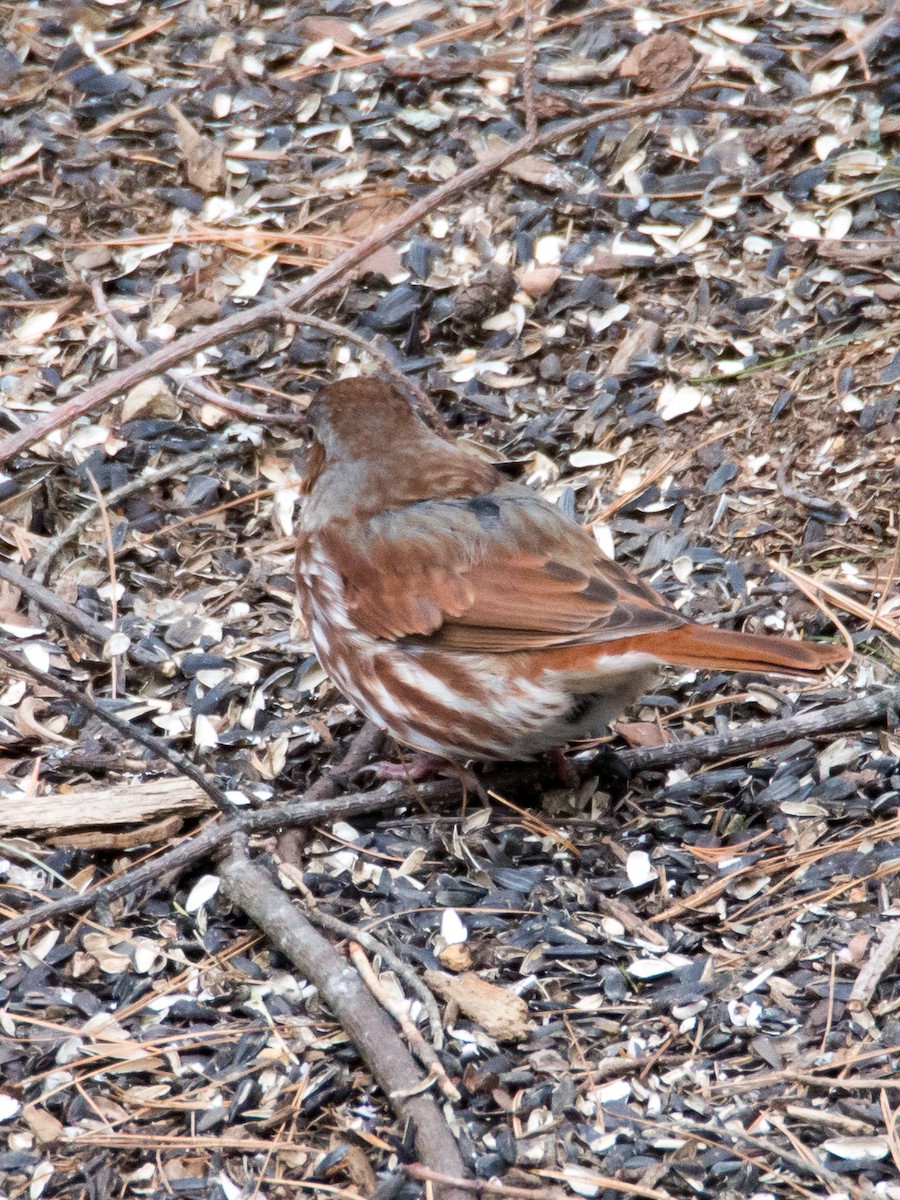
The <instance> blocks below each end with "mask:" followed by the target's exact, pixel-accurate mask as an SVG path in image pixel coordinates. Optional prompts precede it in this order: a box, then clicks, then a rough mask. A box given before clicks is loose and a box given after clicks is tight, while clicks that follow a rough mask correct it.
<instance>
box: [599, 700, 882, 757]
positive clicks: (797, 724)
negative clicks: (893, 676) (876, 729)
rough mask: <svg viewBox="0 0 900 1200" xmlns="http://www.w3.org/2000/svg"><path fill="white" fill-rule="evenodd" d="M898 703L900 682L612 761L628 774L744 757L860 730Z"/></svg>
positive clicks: (624, 754) (629, 752) (628, 753)
mask: <svg viewBox="0 0 900 1200" xmlns="http://www.w3.org/2000/svg"><path fill="white" fill-rule="evenodd" d="M896 706H900V684H897V685H895V686H894V687H889V688H885V689H884V691H882V692H879V693H878V694H877V695H875V696H867V697H866V699H864V700H851V701H850V702H849V703H847V704H836V705H835V706H834V707H833V708H824V709H819V710H818V711H816V712H810V713H801V714H800V715H799V716H796V717H787V718H785V719H784V720H783V721H767V722H766V723H765V724H764V725H756V726H753V727H751V728H749V729H738V730H736V731H735V732H734V733H726V734H722V735H721V736H718V735H713V736H710V737H698V738H691V739H690V741H686V742H672V743H671V744H670V745H668V746H653V747H648V748H645V749H640V748H639V749H635V750H622V751H619V752H618V753H617V754H616V759H617V761H618V762H620V763H621V764H622V765H623V766H625V767H627V768H628V770H630V771H632V772H637V771H660V770H665V769H667V768H668V767H677V766H679V765H680V764H681V763H686V762H717V761H718V760H719V759H722V758H745V757H747V756H748V755H751V754H758V753H759V751H760V750H769V749H771V748H772V746H781V745H784V743H785V742H792V741H794V740H795V739H796V738H803V737H816V736H821V735H822V734H826V733H837V732H839V731H843V730H845V729H860V728H861V727H863V726H865V725H871V724H872V723H873V722H875V721H878V720H880V719H881V718H882V717H884V716H885V715H886V714H887V712H888V711H889V710H890V709H892V708H894V707H896Z"/></svg>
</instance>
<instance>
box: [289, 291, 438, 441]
mask: <svg viewBox="0 0 900 1200" xmlns="http://www.w3.org/2000/svg"><path fill="white" fill-rule="evenodd" d="M284 316H285V318H286V319H288V320H291V321H296V322H297V323H298V324H300V325H308V326H309V327H310V329H321V330H322V332H323V333H330V334H331V335H332V337H336V338H340V339H341V340H342V341H345V342H351V343H352V344H353V345H354V346H358V347H359V348H360V349H361V350H363V351H364V352H365V353H366V354H368V355H369V357H370V358H374V359H375V361H376V362H377V363H379V364H380V365H381V367H382V368H383V370H384V371H386V372H387V374H388V375H390V376H391V378H392V379H395V380H396V381H397V383H398V384H399V385H400V386H401V387H402V388H404V389H405V390H406V391H407V392H411V393H412V395H413V396H415V398H416V403H417V404H418V405H419V408H420V409H421V410H422V412H423V414H424V416H426V417H427V418H428V420H429V421H430V422H431V424H432V426H433V427H434V428H435V429H436V430H438V431H439V432H445V431H446V429H447V423H446V422H445V420H444V418H443V417H442V416H441V414H440V412H439V411H438V409H437V407H436V406H435V403H434V401H433V400H432V399H431V397H430V396H429V395H428V393H427V392H426V391H425V390H424V388H421V387H419V385H418V384H417V383H416V381H415V380H414V379H411V378H410V376H409V375H407V374H405V373H404V372H403V371H402V370H401V369H400V368H399V367H398V366H397V364H396V363H395V362H394V360H393V359H392V358H391V356H390V355H389V354H387V353H386V352H385V351H384V350H382V349H381V347H380V346H379V345H378V344H377V342H370V341H369V340H368V339H367V338H364V337H363V336H362V334H361V333H357V332H356V331H355V330H353V329H345V328H344V326H343V325H339V324H338V323H337V321H328V320H326V319H325V318H324V317H316V316H313V315H312V313H298V312H294V311H293V309H287V310H286V311H285V313H284ZM271 420H272V421H273V423H277V421H278V417H277V416H273V417H272V418H271Z"/></svg>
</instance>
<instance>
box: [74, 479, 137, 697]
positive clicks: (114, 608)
mask: <svg viewBox="0 0 900 1200" xmlns="http://www.w3.org/2000/svg"><path fill="white" fill-rule="evenodd" d="M84 470H85V474H86V475H87V477H88V482H89V483H90V485H91V490H92V491H93V493H94V495H95V496H96V498H97V507H98V509H99V510H100V520H101V521H102V523H103V534H104V537H105V538H106V564H107V567H108V569H109V618H110V629H111V631H112V633H117V632H119V597H118V595H117V594H116V593H117V591H118V587H117V581H116V550H115V547H114V546H113V535H112V526H111V525H110V523H109V510H108V509H107V507H106V505H105V504H104V502H103V493H102V492H101V491H100V487H99V485H98V484H97V480H96V479H95V478H94V476H93V475H92V474H91V472H90V470H89V469H88V467H87V465H85V468H84ZM104 649H105V647H104ZM126 649H127V647H126ZM121 657H122V651H121V650H116V651H113V650H110V651H109V665H110V694H111V695H112V698H113V700H115V699H116V698H117V697H118V692H119V685H120V683H121V684H122V686H123V687H124V679H122V680H120V678H119V676H120V675H121V667H122V664H121V661H120V660H121Z"/></svg>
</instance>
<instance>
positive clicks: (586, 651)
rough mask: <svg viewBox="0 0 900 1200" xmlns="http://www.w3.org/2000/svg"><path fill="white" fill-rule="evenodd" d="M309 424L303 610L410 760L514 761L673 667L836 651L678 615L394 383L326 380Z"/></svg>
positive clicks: (336, 675) (550, 745) (358, 700)
mask: <svg viewBox="0 0 900 1200" xmlns="http://www.w3.org/2000/svg"><path fill="white" fill-rule="evenodd" d="M309 419H310V423H311V425H312V428H313V432H314V435H315V441H314V444H313V449H312V453H311V456H310V462H309V470H308V474H307V479H306V485H305V490H306V498H305V502H304V507H303V513H302V518H301V535H300V543H299V547H298V551H297V583H298V587H299V592H300V605H301V610H302V613H303V617H304V619H305V621H306V624H307V627H308V629H309V632H310V636H311V637H312V640H313V644H314V646H315V648H316V653H317V655H318V657H319V661H320V662H321V664H322V666H323V668H324V669H325V671H326V672H327V673H328V675H329V676H330V678H331V680H332V681H333V682H334V683H335V685H336V686H337V687H338V688H339V689H340V690H341V691H342V692H343V693H344V695H345V696H346V697H347V698H348V699H349V700H351V701H352V702H353V704H355V705H356V707H357V708H359V709H360V710H361V711H362V712H363V713H365V715H366V716H367V717H369V718H370V719H371V720H372V721H374V722H376V723H377V724H378V725H380V726H381V727H382V728H384V729H386V730H388V732H389V733H391V734H392V735H393V736H394V737H395V738H397V739H398V741H400V742H403V743H405V744H407V745H409V746H412V747H414V748H416V749H417V750H421V751H425V752H426V753H428V754H433V755H439V756H441V757H446V758H451V759H457V760H459V759H468V758H477V759H523V758H531V757H533V756H535V755H537V754H540V753H542V752H544V751H547V750H553V749H556V748H558V747H560V746H563V745H564V744H565V743H566V742H569V741H572V740H574V739H578V738H587V737H594V736H597V735H598V734H602V733H604V732H606V728H607V726H608V724H609V722H610V721H611V720H613V719H614V718H615V717H616V716H617V715H618V714H619V713H620V712H621V711H622V709H624V708H625V707H626V706H627V705H629V704H631V703H632V702H633V701H634V700H635V699H637V697H638V696H639V695H640V694H641V693H642V692H644V691H646V690H647V687H648V685H649V684H650V683H651V681H652V680H653V678H654V676H655V675H656V673H657V670H658V669H659V667H660V666H661V665H662V664H666V663H668V664H671V665H673V666H680V667H703V668H707V669H712V670H733V671H757V672H769V671H774V672H779V673H788V674H795V675H811V674H815V673H817V672H820V671H822V670H823V669H824V668H825V667H826V666H827V665H828V664H829V663H835V662H838V661H839V660H842V659H844V658H845V653H844V651H843V650H842V649H840V648H838V647H836V646H830V645H829V646H826V645H815V644H811V643H808V642H797V641H789V640H785V639H779V638H774V637H766V636H758V635H754V634H744V633H732V632H729V631H725V630H718V629H713V628H711V627H708V626H705V625H695V624H691V623H690V622H688V621H685V620H684V619H683V618H682V617H681V616H679V614H678V613H677V612H676V611H675V609H674V608H672V607H671V606H670V605H669V604H667V603H666V602H665V601H664V600H663V599H662V597H660V596H659V595H657V594H656V592H654V591H653V589H652V588H650V587H649V586H648V585H647V584H646V583H644V582H642V581H641V580H640V579H638V578H637V576H635V575H633V574H631V573H630V572H629V571H626V570H625V569H624V568H623V567H621V566H619V565H618V564H616V563H614V562H611V561H610V560H608V559H607V558H606V557H604V555H603V554H602V553H601V552H600V550H599V549H598V547H597V545H596V542H595V541H594V538H593V537H592V536H591V534H590V532H589V531H588V530H586V529H584V528H582V527H581V526H580V525H576V524H575V523H574V522H573V521H570V520H569V519H568V518H567V517H565V516H564V515H563V514H562V513H561V512H560V511H559V510H558V509H556V508H555V507H554V506H553V505H552V504H549V503H547V501H545V500H543V499H542V498H541V497H540V496H538V495H537V494H536V493H535V492H533V491H532V490H531V489H530V488H527V487H524V486H522V485H519V484H514V483H509V482H507V481H505V480H504V478H503V477H502V476H501V474H500V473H499V472H498V471H497V470H496V469H495V468H494V467H492V466H490V465H489V464H487V463H484V462H481V461H479V460H478V459H477V458H475V457H474V456H473V455H471V454H470V453H469V452H468V451H465V450H463V449H461V448H460V447H458V446H455V445H453V443H451V442H448V441H445V440H444V439H443V438H440V437H438V436H437V434H435V433H432V432H431V430H430V429H428V428H427V426H426V425H425V424H424V423H423V422H422V421H421V420H420V419H419V417H418V416H417V415H416V414H415V413H414V412H413V410H412V409H411V407H410V405H409V404H408V402H407V401H406V399H405V397H404V396H403V395H402V394H401V393H400V392H399V391H398V390H396V389H395V388H394V387H393V386H392V385H390V384H388V383H385V382H382V381H381V380H378V379H374V378H358V379H349V380H344V381H342V382H339V383H335V384H332V385H331V386H330V387H327V388H326V389H325V390H324V391H323V392H322V393H321V394H320V396H319V397H318V398H317V399H316V400H315V401H313V403H312V404H311V405H310V407H309Z"/></svg>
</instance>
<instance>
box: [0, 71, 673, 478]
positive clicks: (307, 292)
mask: <svg viewBox="0 0 900 1200" xmlns="http://www.w3.org/2000/svg"><path fill="white" fill-rule="evenodd" d="M692 82H693V80H692V79H688V80H686V81H685V82H683V83H682V84H681V85H680V86H679V87H677V88H675V89H673V90H672V91H670V92H665V93H658V94H657V95H655V96H653V97H648V98H647V99H645V100H638V101H630V102H628V103H626V104H618V105H614V106H612V107H610V108H607V109H602V110H599V111H597V112H593V113H590V114H588V115H587V116H584V117H574V118H573V119H572V120H570V121H563V122H561V123H560V124H558V125H556V126H554V127H553V129H551V130H542V131H541V132H540V133H536V134H526V135H525V136H524V137H522V138H520V139H519V140H518V141H516V142H513V143H512V144H511V145H509V146H506V147H504V148H503V149H502V150H499V151H497V152H496V153H494V154H491V155H488V156H487V157H485V158H483V159H482V160H481V162H478V163H476V164H475V165H474V166H472V167H469V168H468V169H467V170H465V171H461V172H460V173H459V174H458V175H454V176H453V178H452V179H448V180H447V181H446V182H445V183H443V184H441V185H440V186H439V187H436V188H435V189H434V190H433V191H432V192H429V194H428V195H427V196H423V197H422V199H421V200H417V201H416V202H415V203H414V204H411V205H410V206H409V208H408V209H406V211H405V212H402V213H398V215H397V216H396V217H394V218H393V219H392V220H390V221H386V222H385V223H384V225H382V226H381V227H380V228H379V229H377V230H376V231H375V232H373V233H371V234H370V235H369V236H368V237H366V238H363V239H362V241H360V242H358V243H357V244H356V245H355V246H351V247H350V248H349V249H347V250H345V251H344V252H343V253H342V254H339V255H338V256H337V257H336V258H334V259H332V261H331V262H330V263H328V264H327V265H326V266H324V267H322V268H321V270H319V271H317V272H316V273H315V274H314V275H311V276H309V277H308V278H307V279H305V280H304V281H303V282H302V283H299V284H296V285H295V286H294V287H291V288H288V290H287V291H286V292H285V293H284V294H283V295H282V296H278V297H276V298H275V299H273V300H268V301H266V302H265V303H263V304H259V305H257V306H256V307H253V308H246V309H242V310H241V311H240V312H236V313H233V314H232V315H231V316H230V317H225V318H224V319H223V320H221V321H214V322H212V323H211V324H209V325H206V326H204V327H203V328H202V329H197V330H195V331H194V332H193V333H190V334H187V335H186V336H185V337H182V338H177V339H176V340H175V341H174V342H170V343H169V344H168V345H167V346H162V347H161V348H160V349H159V350H156V351H154V352H153V354H150V355H148V356H147V358H144V359H141V360H140V361H138V362H135V363H132V364H130V365H129V366H127V367H124V368H123V369H122V370H119V371H113V372H112V373H111V374H109V375H107V376H106V377H105V378H103V379H101V380H99V381H98V382H97V383H95V384H93V385H92V386H91V387H89V388H87V389H86V390H85V391H83V392H82V393H81V394H80V395H78V396H76V397H74V398H73V399H72V400H68V401H66V403H64V404H61V405H60V406H59V407H58V408H56V409H55V410H54V411H53V412H51V413H48V414H47V415H46V416H44V417H39V418H38V419H37V420H35V421H32V422H31V423H30V424H28V425H26V426H25V427H24V428H22V429H20V430H19V431H18V432H17V433H14V434H11V435H10V436H9V437H7V438H5V439H4V440H3V441H2V442H0V463H4V462H7V461H8V460H9V459H10V458H12V457H13V456H14V455H16V454H19V453H20V452H21V451H22V450H24V449H26V447H28V446H31V445H33V444H34V443H35V442H36V441H39V440H40V439H41V438H43V437H46V436H47V434H48V433H52V431H53V430H54V429H59V428H60V427H61V426H63V425H68V424H69V423H70V422H71V421H74V420H75V419H76V418H77V417H81V416H84V415H85V414H86V413H89V412H91V411H92V410H93V409H95V408H97V407H98V406H99V405H100V404H102V403H103V402H104V401H106V400H110V399H112V397H113V396H118V395H120V394H121V393H122V392H125V391H127V390H128V389H129V388H132V387H134V386H135V384H138V383H141V382H142V381H143V380H145V379H149V378H150V377H151V376H152V375H161V374H162V373H163V372H164V371H167V370H168V369H169V368H170V367H173V366H175V365H176V364H177V363H179V362H183V361H184V360H185V359H186V358H190V357H191V355H194V354H197V353H199V352H200V351H201V350H205V349H206V348H207V347H208V346H212V345H213V344H215V343H216V342H222V341H225V340H226V339H228V338H232V337H236V336H237V335H238V334H242V333H246V332H248V331H249V330H251V329H258V328H259V327H260V326H262V325H265V324H266V323H267V322H270V321H272V320H276V319H279V318H280V317H281V315H282V313H283V312H284V311H285V309H289V308H297V307H299V306H302V305H305V304H308V303H309V302H310V301H312V300H314V299H322V298H323V297H324V296H327V295H330V294H331V293H332V292H334V291H337V290H339V289H340V288H343V287H345V286H346V284H347V281H348V279H350V278H352V275H353V272H354V271H355V270H356V269H357V268H358V267H359V266H360V265H361V264H362V263H363V262H365V260H366V259H367V258H369V257H370V256H371V255H372V254H374V253H375V251H376V250H380V249H381V248H382V246H386V245H387V244H388V242H390V241H392V240H393V239H394V238H396V237H399V235H400V234H401V233H405V232H406V230H407V229H410V228H412V226H414V225H416V224H418V222H419V221H421V220H422V218H423V217H426V216H428V215H429V213H431V212H433V211H434V210H435V209H436V208H438V207H440V206H441V205H442V204H446V202H447V201H448V200H450V199H452V198H453V197H455V196H458V195H461V194H465V193H466V192H468V191H470V190H471V188H473V187H474V186H475V185H476V184H478V183H480V182H481V180H483V179H485V178H487V177H488V176H489V175H491V174H493V173H494V172H495V171H499V170H501V169H502V168H503V167H505V166H506V165H507V163H510V162H513V161H514V160H515V159H517V158H521V157H522V155H524V154H529V153H530V152H531V151H532V150H535V149H537V148H539V147H542V146H547V145H551V144H555V143H558V142H562V141H564V140H565V139H568V138H571V137H575V136H577V135H578V134H581V133H584V132H585V131H586V130H588V129H592V128H593V127H594V126H595V125H602V124H606V123H608V122H612V121H619V120H622V119H623V118H628V117H638V116H643V115H644V114H645V113H647V112H655V111H657V110H660V111H663V110H666V109H671V107H672V106H673V105H675V104H677V102H678V101H679V100H680V99H681V98H682V97H683V96H684V95H685V94H686V93H687V91H688V89H689V87H690V84H691V83H692Z"/></svg>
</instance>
